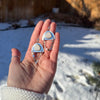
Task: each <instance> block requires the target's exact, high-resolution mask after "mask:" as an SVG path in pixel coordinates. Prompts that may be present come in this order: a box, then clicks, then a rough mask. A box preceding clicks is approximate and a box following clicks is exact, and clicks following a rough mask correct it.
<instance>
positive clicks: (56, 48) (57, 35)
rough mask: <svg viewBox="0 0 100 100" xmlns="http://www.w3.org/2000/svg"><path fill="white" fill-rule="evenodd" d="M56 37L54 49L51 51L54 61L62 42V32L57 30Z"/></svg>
mask: <svg viewBox="0 0 100 100" xmlns="http://www.w3.org/2000/svg"><path fill="white" fill-rule="evenodd" d="M55 37H56V39H55V41H54V44H53V48H52V51H51V53H50V59H51V60H52V61H53V62H56V61H57V57H58V52H59V44H60V34H59V33H58V32H56V33H55Z"/></svg>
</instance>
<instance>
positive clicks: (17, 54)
mask: <svg viewBox="0 0 100 100" xmlns="http://www.w3.org/2000/svg"><path fill="white" fill-rule="evenodd" d="M11 51H12V58H11V62H14V63H20V58H21V53H20V51H19V50H18V49H16V48H12V50H11Z"/></svg>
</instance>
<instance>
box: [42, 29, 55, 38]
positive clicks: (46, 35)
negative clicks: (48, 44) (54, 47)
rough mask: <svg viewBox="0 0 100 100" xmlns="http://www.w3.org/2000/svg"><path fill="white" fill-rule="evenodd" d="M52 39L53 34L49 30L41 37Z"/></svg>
mask: <svg viewBox="0 0 100 100" xmlns="http://www.w3.org/2000/svg"><path fill="white" fill-rule="evenodd" d="M54 39H55V36H54V34H53V33H52V32H51V31H46V32H45V33H44V34H43V37H42V40H54Z"/></svg>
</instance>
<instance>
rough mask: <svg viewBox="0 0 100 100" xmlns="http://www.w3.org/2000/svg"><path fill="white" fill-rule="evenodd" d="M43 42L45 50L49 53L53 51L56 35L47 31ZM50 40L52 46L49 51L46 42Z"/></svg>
mask: <svg viewBox="0 0 100 100" xmlns="http://www.w3.org/2000/svg"><path fill="white" fill-rule="evenodd" d="M42 40H43V41H44V48H45V49H46V50H48V51H50V50H52V46H53V43H54V40H55V36H54V33H53V32H51V31H46V32H45V33H44V34H43V36H42ZM48 40H52V45H51V47H50V48H49V49H48V48H47V47H46V42H45V41H48Z"/></svg>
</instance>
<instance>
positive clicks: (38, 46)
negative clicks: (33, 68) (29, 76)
mask: <svg viewBox="0 0 100 100" xmlns="http://www.w3.org/2000/svg"><path fill="white" fill-rule="evenodd" d="M42 40H43V41H44V48H45V49H46V50H48V51H50V50H52V46H53V42H54V40H55V36H54V34H53V33H52V32H51V31H46V32H45V33H44V34H43V36H42ZM48 40H52V46H51V48H49V49H48V48H47V47H46V44H45V41H48ZM31 52H32V56H33V58H34V62H35V63H36V64H37V63H38V59H39V58H40V56H41V55H42V53H44V49H43V46H42V45H41V44H40V43H35V44H34V45H33V46H32V49H31ZM36 53H40V56H39V57H38V59H37V60H36V59H35V54H36Z"/></svg>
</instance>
